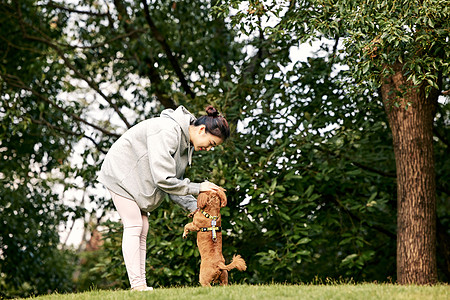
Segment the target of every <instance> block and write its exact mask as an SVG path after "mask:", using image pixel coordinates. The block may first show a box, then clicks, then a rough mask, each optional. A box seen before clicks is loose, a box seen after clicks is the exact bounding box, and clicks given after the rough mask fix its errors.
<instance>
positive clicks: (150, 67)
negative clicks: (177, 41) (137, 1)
mask: <svg viewBox="0 0 450 300" xmlns="http://www.w3.org/2000/svg"><path fill="white" fill-rule="evenodd" d="M114 4H115V6H116V9H117V11H118V13H119V16H121V19H122V20H123V21H124V22H123V24H124V29H125V31H126V32H128V33H130V32H132V31H133V29H132V25H130V22H128V20H129V17H128V13H127V11H126V8H125V6H124V5H123V3H122V1H120V0H114ZM131 37H132V38H135V37H136V36H135V35H131ZM133 59H134V60H135V61H136V62H137V63H138V64H139V65H140V64H141V63H142V62H141V60H140V59H139V57H138V56H137V55H136V54H135V55H134V57H133ZM143 63H145V65H146V66H147V74H146V75H147V76H148V77H149V79H150V81H151V82H152V85H153V87H154V89H155V95H156V98H157V99H158V101H159V102H160V103H161V104H162V105H164V107H167V108H174V109H175V108H176V107H177V105H176V104H175V102H174V101H173V100H172V99H171V98H170V97H168V96H167V93H165V92H164V91H163V90H162V89H161V88H160V86H161V83H162V79H161V76H160V75H159V73H158V72H157V70H156V69H155V67H154V65H155V61H154V60H153V58H152V57H151V56H150V55H148V57H146V58H144V62H143Z"/></svg>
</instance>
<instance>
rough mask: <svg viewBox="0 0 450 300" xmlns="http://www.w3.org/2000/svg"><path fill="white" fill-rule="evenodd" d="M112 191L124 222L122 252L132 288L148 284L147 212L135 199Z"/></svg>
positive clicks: (113, 198)
mask: <svg viewBox="0 0 450 300" xmlns="http://www.w3.org/2000/svg"><path fill="white" fill-rule="evenodd" d="M110 193H111V197H112V200H113V202H114V205H115V207H116V209H117V212H118V213H119V215H120V218H121V219H122V223H123V238H122V252H123V258H124V261H125V266H126V268H127V274H128V279H129V280H130V285H131V288H135V287H138V286H146V285H147V282H146V279H145V252H146V239H147V232H148V218H147V214H146V213H143V212H142V211H141V210H140V209H139V207H138V205H137V204H136V202H134V201H133V200H131V199H127V198H124V197H122V196H120V195H117V194H116V193H114V192H111V191H110ZM143 214H144V215H143Z"/></svg>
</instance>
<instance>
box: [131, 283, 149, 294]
mask: <svg viewBox="0 0 450 300" xmlns="http://www.w3.org/2000/svg"><path fill="white" fill-rule="evenodd" d="M131 290H132V291H135V292H146V291H153V288H152V287H151V286H146V285H141V286H136V287H134V288H132V289H131Z"/></svg>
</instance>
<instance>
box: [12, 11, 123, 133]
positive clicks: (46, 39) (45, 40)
mask: <svg viewBox="0 0 450 300" xmlns="http://www.w3.org/2000/svg"><path fill="white" fill-rule="evenodd" d="M18 13H19V22H20V26H21V28H22V33H23V37H24V38H26V39H29V40H32V41H37V42H41V43H44V44H46V45H48V46H49V47H51V48H52V49H54V50H55V51H56V53H57V54H58V55H59V56H60V57H61V58H62V59H63V61H64V64H65V65H66V66H67V67H68V68H69V69H71V70H72V71H73V72H74V73H75V74H76V75H77V76H78V78H80V79H82V80H83V81H85V82H86V83H87V84H88V85H89V86H90V87H91V88H92V89H93V90H94V91H96V92H97V93H98V94H99V95H100V96H102V98H103V99H105V100H106V101H107V102H108V103H109V104H110V105H111V107H112V108H113V109H114V111H115V112H116V113H117V114H118V115H119V117H120V119H121V120H122V121H123V122H124V123H125V125H126V126H127V128H130V127H131V124H130V123H129V122H128V121H127V119H126V118H125V116H124V115H123V114H122V112H121V111H120V110H119V108H118V107H117V105H116V104H115V103H114V102H113V100H112V98H110V97H108V96H106V95H105V94H104V93H103V92H102V91H101V90H100V88H99V87H98V85H97V84H96V83H94V82H93V81H91V80H89V79H88V78H87V77H86V76H84V75H83V74H81V72H80V71H79V70H78V69H77V68H75V67H74V66H73V65H72V64H71V63H70V61H69V60H68V59H67V58H66V57H65V55H64V52H63V51H62V50H61V49H60V48H59V47H58V46H57V45H55V44H53V43H52V41H51V39H50V38H49V37H48V36H47V35H46V34H45V33H43V32H42V31H41V30H40V29H38V28H36V27H34V26H33V25H30V24H27V23H26V22H24V20H23V19H22V12H21V9H20V6H19V7H18ZM24 26H27V27H30V28H31V29H33V30H34V31H36V32H38V33H39V34H40V35H41V36H42V38H41V37H35V36H32V35H29V34H28V33H27V32H26V30H25V28H24Z"/></svg>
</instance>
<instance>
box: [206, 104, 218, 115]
mask: <svg viewBox="0 0 450 300" xmlns="http://www.w3.org/2000/svg"><path fill="white" fill-rule="evenodd" d="M206 113H207V114H208V116H210V117H218V116H219V112H218V111H217V109H215V108H214V107H213V106H211V105H210V106H208V107H207V108H206Z"/></svg>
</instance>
